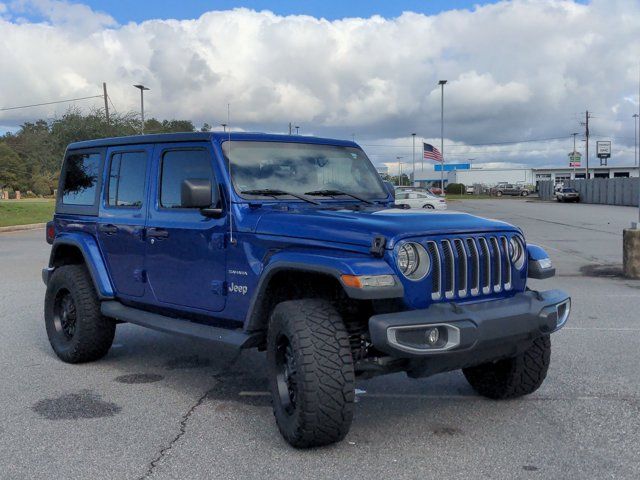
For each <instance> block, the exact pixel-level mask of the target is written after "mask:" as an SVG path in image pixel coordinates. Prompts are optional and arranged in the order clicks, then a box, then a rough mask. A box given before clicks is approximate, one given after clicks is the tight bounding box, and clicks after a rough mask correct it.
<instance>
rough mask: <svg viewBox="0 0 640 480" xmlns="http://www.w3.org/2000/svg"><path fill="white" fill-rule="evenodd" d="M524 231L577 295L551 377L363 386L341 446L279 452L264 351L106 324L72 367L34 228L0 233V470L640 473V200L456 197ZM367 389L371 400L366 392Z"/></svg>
mask: <svg viewBox="0 0 640 480" xmlns="http://www.w3.org/2000/svg"><path fill="white" fill-rule="evenodd" d="M449 208H450V209H453V210H463V211H468V212H471V213H474V214H478V215H482V216H489V217H492V218H498V219H502V220H506V221H509V222H512V223H515V224H518V225H520V226H521V227H522V228H523V229H524V231H525V234H526V236H527V239H528V241H529V242H532V243H538V244H540V245H542V246H544V247H545V248H546V249H547V250H548V252H549V253H550V254H551V256H552V259H553V261H554V263H555V264H556V266H557V268H558V273H559V275H558V276H557V277H555V278H554V279H551V280H547V281H545V282H539V281H535V282H532V286H533V287H534V288H541V289H542V288H544V289H547V288H562V289H565V290H567V291H568V292H570V294H571V295H572V297H573V312H572V316H571V319H570V321H569V324H568V326H567V327H566V328H565V329H564V330H562V331H561V332H559V333H557V334H555V335H554V336H553V338H552V345H553V352H552V362H551V368H550V371H549V375H548V377H547V380H546V382H545V383H544V385H543V386H542V388H541V389H540V390H538V391H537V392H536V393H535V394H533V395H531V396H529V397H527V398H523V399H518V400H512V401H506V402H495V401H490V400H486V399H483V398H480V397H478V396H476V395H475V394H474V392H473V391H472V390H471V388H470V387H469V386H468V384H467V383H466V381H465V379H464V377H463V376H462V374H461V373H459V372H452V373H447V374H441V375H437V376H435V377H431V378H428V379H422V380H412V379H409V378H407V377H406V376H405V375H404V374H397V375H392V376H387V377H379V378H376V379H373V380H369V381H364V382H360V384H359V385H358V388H359V389H361V390H362V392H361V393H360V394H359V395H358V404H357V408H356V416H355V420H354V422H353V425H352V428H351V431H350V433H349V435H348V436H347V438H346V440H345V441H344V442H342V443H340V444H338V445H334V446H330V447H325V448H321V449H316V450H310V451H298V450H294V449H292V448H291V447H289V446H288V445H287V444H286V443H285V442H284V440H282V438H281V437H280V435H279V433H278V431H277V428H276V426H275V423H274V420H273V415H272V413H271V407H270V403H269V397H268V396H266V394H265V390H266V386H265V381H264V369H263V366H262V363H263V359H264V356H263V354H260V353H255V352H247V353H245V354H243V355H242V356H241V357H240V358H239V359H238V360H237V362H236V363H235V364H234V366H233V367H232V368H230V367H229V362H230V360H231V359H228V358H220V357H218V356H217V355H216V352H213V351H211V350H210V348H209V345H208V344H207V343H203V342H195V341H193V340H187V339H183V338H176V337H171V336H167V335H163V334H160V333H156V332H152V331H149V330H144V329H142V328H139V327H136V326H132V325H121V326H119V327H118V331H117V334H116V339H115V343H114V346H113V348H112V350H111V352H110V353H109V355H108V356H107V357H106V358H105V359H104V360H102V361H99V362H97V363H93V364H85V365H78V366H73V365H67V364H64V363H62V362H60V361H59V360H57V358H56V357H55V356H54V354H53V352H52V350H51V349H50V347H49V344H48V341H47V338H46V334H45V331H44V325H43V320H42V303H43V296H44V285H43V284H42V281H41V279H40V269H41V268H42V266H43V265H44V264H45V263H46V261H47V258H48V250H49V249H48V246H47V245H46V243H45V242H44V232H43V231H41V230H40V231H29V232H16V233H7V234H0V328H1V329H2V335H0V385H1V388H0V412H2V413H1V418H2V421H1V422H0V478H3V479H4V478H8V479H22V478H29V479H40V478H42V479H45V478H46V479H50V478H65V479H72V478H78V479H86V478H92V479H103V478H105V479H106V478H109V479H110V478H117V479H135V478H158V479H160V478H162V479H165V478H166V479H168V478H171V479H174V478H188V479H211V478H216V479H217V478H221V479H222V478H225V479H226V478H237V479H247V478H261V479H264V478H270V479H276V478H286V479H297V478H352V479H372V478H395V479H405V478H407V479H408V478H421V479H425V478H446V479H452V478H464V479H468V478H495V479H497V478H500V479H501V478H505V479H506V478H508V479H511V478H525V479H529V478H532V479H535V478H545V479H546V478H581V479H582V478H598V479H603V478H625V479H626V478H629V479H632V478H639V477H640V460H639V459H640V315H639V314H638V312H639V311H640V281H631V280H626V279H624V278H622V277H621V276H620V262H621V257H622V255H621V248H622V247H621V245H622V229H623V228H624V227H626V226H627V225H628V224H629V223H630V222H631V221H632V220H634V219H636V218H637V210H636V209H633V208H628V207H610V206H602V205H584V204H554V203H543V202H538V201H535V200H516V199H501V200H477V201H471V200H469V201H467V200H465V201H462V202H453V203H451V204H450V206H449ZM365 392H366V393H365Z"/></svg>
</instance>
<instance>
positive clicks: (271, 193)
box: [240, 188, 321, 205]
mask: <svg viewBox="0 0 640 480" xmlns="http://www.w3.org/2000/svg"><path fill="white" fill-rule="evenodd" d="M240 193H244V194H246V195H265V196H268V197H274V198H277V197H279V196H282V195H290V196H292V197H295V198H299V199H300V200H304V201H305V202H309V203H313V204H314V205H321V203H320V202H316V201H315V200H314V199H313V198H309V197H307V196H306V195H302V194H300V193H292V192H285V191H284V190H277V189H272V188H261V189H256V190H242V191H241V192H240Z"/></svg>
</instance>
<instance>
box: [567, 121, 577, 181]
mask: <svg viewBox="0 0 640 480" xmlns="http://www.w3.org/2000/svg"><path fill="white" fill-rule="evenodd" d="M571 135H573V151H572V152H571V157H569V159H570V160H571V163H573V179H574V180H575V179H576V161H575V154H576V135H579V133H576V132H574V133H572V134H571Z"/></svg>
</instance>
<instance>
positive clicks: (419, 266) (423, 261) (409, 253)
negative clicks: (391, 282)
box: [396, 242, 431, 280]
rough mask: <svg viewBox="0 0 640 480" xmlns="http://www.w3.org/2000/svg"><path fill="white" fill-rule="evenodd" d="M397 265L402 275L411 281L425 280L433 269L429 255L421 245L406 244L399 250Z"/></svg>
mask: <svg viewBox="0 0 640 480" xmlns="http://www.w3.org/2000/svg"><path fill="white" fill-rule="evenodd" d="M396 261H397V264H398V269H399V270H400V273H402V274H403V275H404V276H405V277H407V278H408V279H409V280H420V279H422V278H424V276H425V275H427V273H429V269H430V268H431V259H430V258H429V254H428V253H427V251H426V250H425V249H424V247H423V246H422V245H420V244H419V243H413V242H409V243H405V244H403V245H401V246H400V248H399V249H398V257H397V260H396Z"/></svg>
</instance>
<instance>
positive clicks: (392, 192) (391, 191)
mask: <svg viewBox="0 0 640 480" xmlns="http://www.w3.org/2000/svg"><path fill="white" fill-rule="evenodd" d="M382 183H384V186H385V187H386V188H387V191H388V192H389V194H390V195H391V196H392V197H393V199H394V200H395V199H396V187H394V186H393V183H391V182H382Z"/></svg>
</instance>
